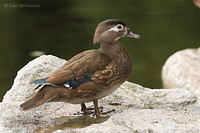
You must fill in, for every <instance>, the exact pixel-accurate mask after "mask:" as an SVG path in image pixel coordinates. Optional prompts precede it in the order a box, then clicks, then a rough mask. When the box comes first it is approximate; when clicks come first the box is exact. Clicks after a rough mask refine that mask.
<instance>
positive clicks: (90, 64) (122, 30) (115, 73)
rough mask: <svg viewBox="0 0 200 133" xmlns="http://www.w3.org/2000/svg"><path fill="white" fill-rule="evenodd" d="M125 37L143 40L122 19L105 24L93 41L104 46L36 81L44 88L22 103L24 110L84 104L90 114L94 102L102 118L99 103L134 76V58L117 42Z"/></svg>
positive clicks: (82, 53)
mask: <svg viewBox="0 0 200 133" xmlns="http://www.w3.org/2000/svg"><path fill="white" fill-rule="evenodd" d="M121 37H131V38H137V39H139V38H140V36H139V35H137V34H134V33H132V32H131V31H130V30H129V28H127V26H126V24H125V23H124V22H122V21H121V20H118V19H108V20H105V21H103V22H101V23H100V24H99V25H98V26H97V28H96V30H95V34H94V40H93V41H94V44H95V43H100V48H99V49H95V50H88V51H84V52H81V53H79V54H77V55H75V56H74V57H72V58H71V59H70V60H69V61H67V62H66V63H65V64H64V65H63V66H62V67H61V68H60V69H58V70H57V71H55V72H54V73H52V74H51V75H50V77H47V78H45V79H38V80H34V81H32V82H31V83H34V84H38V87H40V88H41V89H40V90H39V91H38V92H37V93H36V94H35V95H34V96H33V97H32V98H30V99H29V100H28V101H26V102H24V103H23V104H21V105H20V106H21V108H22V109H24V110H27V109H31V108H34V107H38V106H40V105H42V104H44V103H47V102H68V103H72V104H81V111H83V112H87V108H86V106H85V103H86V102H93V104H94V109H95V112H94V113H95V115H96V116H99V107H98V101H97V100H98V99H100V98H103V97H105V96H107V95H108V94H110V93H112V92H113V91H115V90H116V89H117V88H118V87H119V86H120V85H121V84H122V83H124V82H125V81H126V80H127V78H128V77H129V75H130V73H131V68H132V62H131V58H130V56H129V55H128V52H127V51H126V50H125V49H124V48H123V47H122V45H121V44H120V43H119V42H117V41H118V39H119V38H121ZM38 87H36V89H37V88H38Z"/></svg>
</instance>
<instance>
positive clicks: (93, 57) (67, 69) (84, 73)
mask: <svg viewBox="0 0 200 133" xmlns="http://www.w3.org/2000/svg"><path fill="white" fill-rule="evenodd" d="M110 62H111V59H110V58H109V57H108V56H106V55H104V54H102V53H100V52H99V51H97V50H89V51H84V52H82V53H80V54H78V55H76V56H74V57H72V58H71V59H70V60H69V61H67V62H66V63H65V64H64V65H63V66H62V67H61V68H60V69H58V70H57V71H55V72H54V73H53V74H51V75H50V77H49V78H47V79H46V82H47V83H50V84H54V85H60V84H64V83H66V82H68V81H72V80H75V81H76V80H80V79H83V78H86V79H88V80H89V79H91V76H92V75H93V74H94V73H95V72H97V71H100V70H103V69H105V68H106V67H107V65H108V64H109V63H110Z"/></svg>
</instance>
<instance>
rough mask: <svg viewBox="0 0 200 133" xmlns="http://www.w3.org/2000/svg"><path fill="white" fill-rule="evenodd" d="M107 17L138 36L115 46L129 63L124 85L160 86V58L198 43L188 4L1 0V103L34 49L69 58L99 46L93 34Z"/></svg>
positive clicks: (177, 0) (195, 17)
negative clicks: (125, 53)
mask: <svg viewBox="0 0 200 133" xmlns="http://www.w3.org/2000/svg"><path fill="white" fill-rule="evenodd" d="M30 5H32V7H30ZM108 18H119V19H121V20H124V21H125V22H126V23H127V25H128V27H129V28H130V29H131V30H132V31H133V32H135V33H138V34H140V35H141V37H142V39H140V40H135V39H130V38H123V39H121V40H120V42H121V43H122V44H123V45H124V47H125V48H126V49H127V50H128V52H129V53H130V55H131V57H132V60H133V72H132V74H131V76H130V78H129V81H131V82H134V83H138V84H141V85H143V86H146V87H150V88H162V83H161V78H160V71H161V68H162V66H163V64H164V62H165V60H166V59H167V58H168V57H169V56H170V55H172V54H173V53H174V52H176V51H178V50H182V49H185V48H196V47H199V44H200V28H199V24H200V10H199V9H198V8H197V7H195V6H194V4H193V3H192V1H191V0H154V1H150V0H123V1H119V0H118V1H116V0H110V1H103V0H101V1H91V0H84V1H83V0H80V1H69V0H68V1H62V0H57V1H53V0H48V1H47V0H43V1H42V0H41V1H39V0H30V1H29V2H26V1H22V0H1V2H0V50H1V52H0V73H1V75H0V91H1V93H0V100H1V99H2V97H3V95H4V94H5V92H6V91H7V90H9V89H10V88H11V85H12V84H13V80H14V78H15V76H16V73H17V71H18V70H19V69H20V68H22V67H23V66H24V65H25V64H27V63H28V62H29V61H30V60H32V59H34V58H35V57H32V55H35V54H33V53H34V51H39V52H41V53H45V54H52V55H56V56H58V57H60V58H65V59H69V58H71V57H72V56H73V55H75V54H77V53H79V52H81V51H84V50H87V49H93V48H98V46H99V45H93V43H92V42H93V33H94V30H95V28H96V26H97V24H98V23H99V22H101V21H103V20H105V19H108ZM36 53H37V52H36Z"/></svg>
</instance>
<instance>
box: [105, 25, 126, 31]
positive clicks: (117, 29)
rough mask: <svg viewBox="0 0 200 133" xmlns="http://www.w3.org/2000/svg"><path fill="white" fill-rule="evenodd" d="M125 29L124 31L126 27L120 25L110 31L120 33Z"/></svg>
mask: <svg viewBox="0 0 200 133" xmlns="http://www.w3.org/2000/svg"><path fill="white" fill-rule="evenodd" d="M123 29H124V26H123V25H121V24H118V25H116V26H114V27H112V28H110V29H109V30H108V31H117V32H119V31H121V30H123Z"/></svg>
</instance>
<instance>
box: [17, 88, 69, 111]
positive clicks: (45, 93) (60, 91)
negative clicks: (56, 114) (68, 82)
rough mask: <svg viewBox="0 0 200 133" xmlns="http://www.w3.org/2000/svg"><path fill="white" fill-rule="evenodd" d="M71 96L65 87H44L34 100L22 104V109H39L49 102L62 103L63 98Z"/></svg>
mask: <svg viewBox="0 0 200 133" xmlns="http://www.w3.org/2000/svg"><path fill="white" fill-rule="evenodd" d="M68 96H69V89H66V88H63V87H54V86H49V85H48V86H44V87H43V88H41V89H40V90H39V91H38V92H37V93H36V94H35V95H34V96H33V97H32V98H30V99H29V100H28V101H26V102H24V103H22V104H21V105H20V107H21V108H22V109H23V110H28V109H32V108H35V107H38V106H40V105H42V104H44V103H47V102H57V101H61V99H62V98H63V97H65V98H67V97H68Z"/></svg>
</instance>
